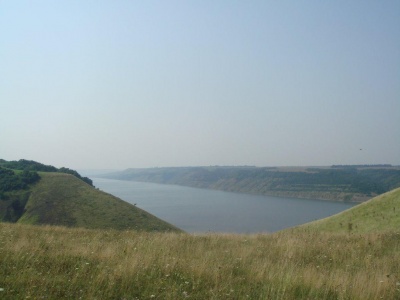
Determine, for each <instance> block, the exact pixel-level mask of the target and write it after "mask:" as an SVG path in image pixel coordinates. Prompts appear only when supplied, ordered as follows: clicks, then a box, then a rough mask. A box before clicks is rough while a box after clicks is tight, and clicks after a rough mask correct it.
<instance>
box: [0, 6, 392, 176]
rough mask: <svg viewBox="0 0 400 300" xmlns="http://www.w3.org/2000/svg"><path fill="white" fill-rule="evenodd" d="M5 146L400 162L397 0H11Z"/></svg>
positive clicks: (7, 155)
mask: <svg viewBox="0 0 400 300" xmlns="http://www.w3.org/2000/svg"><path fill="white" fill-rule="evenodd" d="M0 113H1V117H0V158H2V159H6V160H19V159H22V158H23V159H29V160H35V161H39V162H42V163H45V164H50V165H54V166H56V167H62V166H65V167H69V168H75V169H106V168H107V169H125V168H131V167H136V168H142V167H165V166H209V165H231V166H232V165H254V166H325V165H332V164H381V163H389V164H394V165H399V164H400V1H398V0H394V1H385V0H382V1H368V0H363V1H361V0H354V1H347V0H345V1H342V0H338V1H312V0H310V1H302V0H296V1H295V0H293V1H285V0H283V1H267V0H263V1H258V0H253V1H235V0H229V1H228V0H226V1H222V0H220V1H215V0H213V1H210V0H201V1H200V0H199V1H152V0H150V1H124V0H116V1H101V0H98V1H90V0H84V1H82V0H79V1H75V0H68V1H64V0H59V1H41V0H38V1H18V0H10V1H8V0H0Z"/></svg>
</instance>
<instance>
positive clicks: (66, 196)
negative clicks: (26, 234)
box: [17, 172, 178, 231]
mask: <svg viewBox="0 0 400 300" xmlns="http://www.w3.org/2000/svg"><path fill="white" fill-rule="evenodd" d="M39 174H40V177H41V180H40V181H39V182H38V183H36V184H35V185H34V186H32V187H31V190H30V196H29V199H28V201H27V203H26V206H25V212H24V213H23V215H22V216H21V218H20V219H19V220H18V221H17V222H18V223H24V224H48V225H61V226H69V227H84V228H113V229H135V230H147V231H177V230H178V229H177V228H176V227H174V226H172V225H170V224H168V223H166V222H164V221H162V220H160V219H158V218H156V217H155V216H153V215H151V214H149V213H147V212H146V211H144V210H142V209H139V208H137V207H135V206H133V205H131V204H129V203H126V202H124V201H122V200H121V199H119V198H117V197H114V196H112V195H110V194H107V193H104V192H102V191H99V190H97V189H95V188H94V187H92V186H90V185H89V184H86V183H85V182H83V181H82V180H80V179H78V178H76V177H75V176H73V175H70V174H64V173H47V172H39Z"/></svg>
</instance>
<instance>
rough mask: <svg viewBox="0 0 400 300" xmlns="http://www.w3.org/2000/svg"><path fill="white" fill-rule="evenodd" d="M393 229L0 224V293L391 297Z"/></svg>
mask: <svg viewBox="0 0 400 300" xmlns="http://www.w3.org/2000/svg"><path fill="white" fill-rule="evenodd" d="M399 266H400V233H399V232H395V231H390V232H385V233H367V234H363V235H354V234H348V233H342V234H333V233H316V232H312V231H307V230H306V229H296V231H293V232H290V231H285V232H281V233H276V234H271V235H217V234H209V235H197V236H196V235H187V234H177V233H143V232H140V233H139V232H135V231H106V230H87V229H71V228H63V227H50V226H47V227H38V226H29V225H18V224H0V298H1V299H25V298H29V297H30V298H32V299H62V298H67V299H80V298H81V299H380V298H381V299H400V268H399Z"/></svg>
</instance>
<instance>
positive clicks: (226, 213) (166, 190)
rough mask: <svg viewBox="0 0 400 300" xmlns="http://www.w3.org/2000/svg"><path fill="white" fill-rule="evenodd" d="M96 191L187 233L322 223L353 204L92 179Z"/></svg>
mask: <svg viewBox="0 0 400 300" xmlns="http://www.w3.org/2000/svg"><path fill="white" fill-rule="evenodd" d="M92 180H93V184H94V185H95V186H96V187H98V188H99V189H100V190H103V191H105V192H107V193H110V194H112V195H114V196H117V197H119V198H121V199H123V200H125V201H126V202H129V203H132V204H136V205H137V206H138V207H140V208H142V209H144V210H146V211H148V212H149V213H151V214H153V215H155V216H157V217H159V218H161V219H163V220H165V221H167V222H169V223H171V224H173V225H175V226H177V227H179V228H181V229H183V230H184V231H186V232H191V233H194V232H235V233H259V232H273V231H277V230H280V229H284V228H288V227H292V226H295V225H299V224H303V223H306V222H309V221H313V220H316V219H321V218H324V217H327V216H330V215H333V214H336V213H338V212H341V211H343V210H345V209H348V208H350V207H352V206H354V205H355V204H353V203H342V202H333V201H321V200H308V199H307V200H306V199H293V198H278V197H269V196H254V195H246V194H237V193H229V192H222V191H214V190H206V189H197V188H190V187H182V186H176V185H164V184H155V183H147V182H134V181H122V180H112V179H103V178H92Z"/></svg>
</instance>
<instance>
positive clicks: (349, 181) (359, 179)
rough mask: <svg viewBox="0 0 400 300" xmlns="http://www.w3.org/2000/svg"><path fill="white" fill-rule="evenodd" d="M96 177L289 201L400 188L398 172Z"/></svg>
mask: <svg viewBox="0 0 400 300" xmlns="http://www.w3.org/2000/svg"><path fill="white" fill-rule="evenodd" d="M99 177H103V178H111V179H120V180H133V181H144V182H154V183H163V184H177V185H183V186H190V187H198V188H207V189H215V190H223V191H229V192H239V193H249V194H257V195H270V196H282V197H295V198H311V199H324V200H337V201H353V202H363V201H366V200H368V199H371V198H372V197H374V196H376V195H379V194H382V193H384V192H387V191H389V190H391V189H394V188H397V187H400V167H393V166H390V165H357V166H347V165H346V166H332V167H262V168H261V167H249V166H244V167H218V166H215V167H181V168H150V169H127V170H125V171H121V172H114V173H110V174H105V175H102V176H99Z"/></svg>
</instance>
